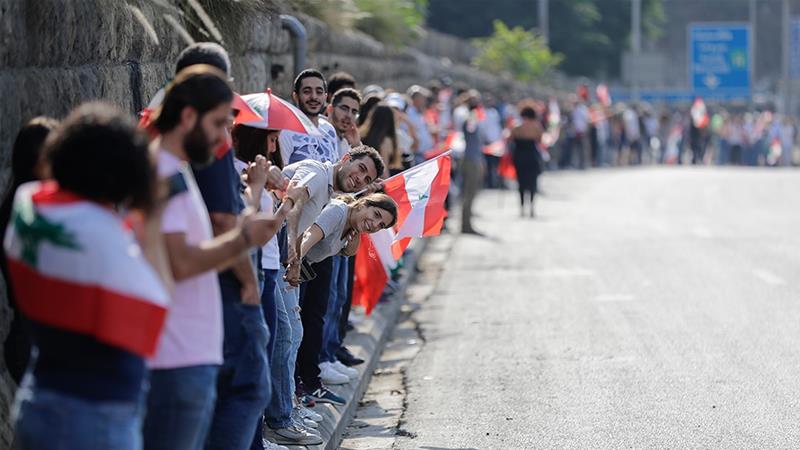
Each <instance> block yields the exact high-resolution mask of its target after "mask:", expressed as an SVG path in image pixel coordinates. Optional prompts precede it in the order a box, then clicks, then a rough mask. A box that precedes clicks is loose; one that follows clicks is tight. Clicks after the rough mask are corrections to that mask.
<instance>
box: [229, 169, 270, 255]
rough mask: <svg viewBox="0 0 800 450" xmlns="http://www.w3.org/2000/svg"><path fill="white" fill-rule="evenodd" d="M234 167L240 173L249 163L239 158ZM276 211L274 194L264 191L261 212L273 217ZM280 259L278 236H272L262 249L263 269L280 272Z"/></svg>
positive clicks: (260, 206) (260, 205)
mask: <svg viewBox="0 0 800 450" xmlns="http://www.w3.org/2000/svg"><path fill="white" fill-rule="evenodd" d="M233 166H234V167H236V170H237V171H238V172H239V173H241V172H242V171H243V170H245V169H247V163H246V162H244V161H241V160H240V159H238V158H237V159H235V160H234V161H233ZM274 209H275V201H274V200H273V198H272V194H271V193H270V192H269V191H268V190H266V189H264V192H262V193H261V202H260V204H259V210H260V211H261V212H263V213H267V214H269V215H270V216H271V215H273V213H274ZM280 259H281V256H280V251H279V249H278V236H277V235H275V236H272V239H270V240H269V241H268V242H267V243H266V244H265V245H264V246H263V247H261V268H262V269H267V270H278V268H279V265H280Z"/></svg>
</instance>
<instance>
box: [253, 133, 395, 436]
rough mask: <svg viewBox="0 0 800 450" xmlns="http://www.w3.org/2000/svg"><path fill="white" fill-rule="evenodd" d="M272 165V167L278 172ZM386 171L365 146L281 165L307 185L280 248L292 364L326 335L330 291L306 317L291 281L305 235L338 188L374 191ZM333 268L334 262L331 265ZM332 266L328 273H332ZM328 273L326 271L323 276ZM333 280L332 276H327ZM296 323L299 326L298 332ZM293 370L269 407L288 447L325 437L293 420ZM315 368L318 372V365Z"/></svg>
mask: <svg viewBox="0 0 800 450" xmlns="http://www.w3.org/2000/svg"><path fill="white" fill-rule="evenodd" d="M278 170H279V169H277V168H276V167H271V168H270V171H273V172H274V171H278ZM383 170H384V163H383V160H382V159H381V157H380V155H379V154H378V152H377V151H376V150H375V149H374V148H372V147H367V146H364V145H362V146H359V147H354V148H352V149H350V151H349V152H348V153H347V155H345V157H344V158H342V159H340V160H339V161H337V162H336V163H332V162H320V161H316V160H314V159H306V160H302V161H299V162H296V163H294V164H289V165H288V166H286V167H284V168H283V171H282V173H283V176H284V177H286V180H287V182H289V181H292V182H295V183H297V185H298V186H300V187H302V188H303V192H302V193H301V195H299V196H297V197H295V196H292V200H293V204H292V205H291V210H290V211H289V215H288V217H287V221H286V225H285V227H284V229H285V230H284V232H285V235H286V238H285V241H284V242H285V243H286V245H285V248H284V249H282V250H281V260H282V261H281V262H282V265H281V268H280V269H279V272H278V288H277V290H276V292H278V293H279V295H281V297H282V300H283V301H284V304H285V305H286V309H287V311H289V310H291V311H293V313H290V321H291V322H292V327H293V329H292V343H291V355H290V362H294V361H295V360H297V359H298V356H297V355H298V352H299V351H300V347H301V346H302V345H306V346H309V347H314V346H315V344H314V343H315V342H317V341H321V339H322V322H323V317H324V315H325V312H326V309H327V298H328V297H327V295H326V296H325V297H324V301H323V300H322V299H317V300H320V301H313V302H307V303H304V304H303V309H302V312H303V313H302V315H301V314H299V311H300V306H301V305H300V298H299V292H298V289H296V288H294V287H293V286H292V285H291V284H290V283H289V280H296V279H299V276H300V275H299V271H300V266H299V257H298V255H299V254H300V244H301V238H302V233H304V232H305V231H306V229H308V227H310V226H311V225H312V224H313V223H314V220H316V218H317V217H318V216H319V214H320V213H321V212H322V210H323V209H324V208H325V206H326V205H327V204H328V203H329V202H330V200H331V197H332V196H333V193H334V192H345V193H348V192H349V193H352V192H357V191H359V190H361V189H364V188H367V189H369V190H371V191H376V190H379V189H380V188H381V187H382V186H381V184H380V181H379V179H378V175H379V174H380V173H382V172H383ZM329 267H330V265H329ZM330 270H331V269H330V268H329V269H328V271H327V272H325V273H327V274H328V275H330ZM322 275H324V274H322ZM328 281H329V282H330V279H329V280H328ZM295 326H296V327H297V330H295ZM319 345H320V344H316V355H317V356H318V355H319ZM289 368H290V371H291V372H292V373H291V374H290V375H291V376H290V378H289V380H290V381H289V383H290V384H289V386H287V388H288V392H284V391H281V392H276V393H275V395H279V396H281V397H280V401H278V402H277V405H276V407H275V408H272V407H270V408H269V410H268V414H267V417H266V422H267V425H268V427H269V429H268V434H269V435H270V437H271V438H272V440H273V441H275V442H277V443H279V444H288V445H317V444H314V442H317V443H319V442H321V439H319V438H318V437H315V436H313V435H309V433H308V432H307V430H304V429H302V428H301V427H298V426H297V425H296V424H295V423H294V421H293V420H292V411H293V405H292V403H293V402H292V395H294V392H295V387H296V386H295V383H294V370H292V369H293V368H294V365H293V364H290V365H289ZM317 370H319V369H318V368H317ZM308 394H309V397H310V398H311V399H312V400H314V401H320V402H326V401H328V402H333V401H338V402H340V403H342V402H343V400H341V397H339V396H338V395H336V394H335V393H333V392H331V391H330V390H328V389H327V388H326V387H325V386H320V387H319V388H318V389H316V390H315V391H313V392H309V393H308Z"/></svg>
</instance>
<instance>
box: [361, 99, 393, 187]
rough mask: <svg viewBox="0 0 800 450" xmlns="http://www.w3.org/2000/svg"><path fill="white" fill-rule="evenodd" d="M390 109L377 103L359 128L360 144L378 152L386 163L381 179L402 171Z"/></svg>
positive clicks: (391, 110)
mask: <svg viewBox="0 0 800 450" xmlns="http://www.w3.org/2000/svg"><path fill="white" fill-rule="evenodd" d="M395 120H396V119H395V113H394V110H393V109H392V108H390V107H389V106H387V105H384V104H383V103H378V104H377V105H375V107H374V108H373V109H372V111H371V112H370V113H369V117H368V118H367V121H366V122H365V123H364V125H362V126H361V130H359V133H360V134H361V142H362V143H363V144H364V145H367V146H370V147H372V148H374V149H377V150H378V153H380V155H381V157H382V158H383V160H384V161H386V171H385V173H383V174H382V177H383V178H388V176H390V175H394V174H396V173H399V172H402V171H403V153H402V151H401V150H400V147H398V145H397V126H396V124H395Z"/></svg>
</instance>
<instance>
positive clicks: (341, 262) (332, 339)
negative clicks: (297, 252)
mask: <svg viewBox="0 0 800 450" xmlns="http://www.w3.org/2000/svg"><path fill="white" fill-rule="evenodd" d="M349 266H350V264H349V261H348V258H347V257H346V256H338V255H337V256H334V257H333V272H332V274H331V295H330V297H329V298H328V311H327V312H326V313H325V325H323V328H322V349H321V350H320V352H319V362H334V361H336V351H337V350H339V347H341V346H342V337H341V336H340V335H339V321H340V318H341V315H342V310H343V309H344V306H345V303H346V302H347V301H348V300H349V297H348V296H347V275H348V272H349V270H348V269H349Z"/></svg>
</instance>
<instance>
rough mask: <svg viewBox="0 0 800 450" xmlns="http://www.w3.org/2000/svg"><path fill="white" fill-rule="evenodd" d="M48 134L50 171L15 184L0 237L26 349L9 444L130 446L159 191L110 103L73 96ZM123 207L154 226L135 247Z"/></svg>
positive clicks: (154, 277)
mask: <svg viewBox="0 0 800 450" xmlns="http://www.w3.org/2000/svg"><path fill="white" fill-rule="evenodd" d="M53 133H54V135H51V136H50V137H49V138H48V144H47V149H46V150H45V151H46V157H47V160H48V161H49V164H50V170H51V173H52V176H53V180H52V181H46V182H41V183H40V182H32V183H28V184H24V185H22V186H21V187H20V188H19V190H18V191H17V195H16V199H15V201H14V207H13V215H12V218H11V221H10V223H9V227H8V230H7V233H6V236H5V249H6V256H7V258H8V268H9V272H10V274H11V280H12V281H13V288H14V293H15V296H16V300H17V304H18V306H19V309H20V311H22V313H23V314H24V315H25V317H26V318H27V319H28V320H29V325H30V329H31V331H32V335H33V343H34V347H35V348H36V352H35V354H36V357H35V358H33V362H32V364H31V365H30V367H29V369H28V373H27V374H26V376H25V380H24V382H23V384H22V386H21V388H20V390H19V391H18V392H17V405H16V410H17V411H18V412H17V414H16V418H15V421H16V423H15V432H16V442H15V444H14V448H19V449H22V450H36V449H45V448H51V447H52V446H53V445H54V439H56V440H57V442H55V445H57V446H60V447H62V448H75V449H82V450H83V449H85V450H109V449H113V450H128V449H130V450H136V449H140V448H141V446H142V435H141V421H142V408H141V398H142V395H143V390H144V385H145V381H146V378H147V367H146V364H145V358H147V357H149V356H151V355H152V354H153V353H154V352H155V350H156V346H157V343H158V340H159V338H160V336H161V333H162V329H163V327H164V323H165V320H166V317H167V308H168V303H169V294H168V292H167V290H166V288H165V281H167V280H168V278H169V276H168V275H167V274H166V272H164V271H162V272H160V273H161V276H159V272H157V271H156V270H154V266H152V265H151V264H149V263H148V259H147V257H146V255H150V254H153V252H152V251H151V249H148V248H147V247H148V246H158V245H159V239H158V223H159V221H160V212H159V211H160V210H161V208H162V207H163V202H164V198H163V197H164V196H163V195H161V192H160V190H159V191H158V192H159V193H158V194H156V189H155V186H156V170H155V168H154V167H153V165H152V163H151V161H150V157H149V153H148V148H147V136H146V135H145V134H144V133H143V132H141V131H140V130H137V129H136V125H135V123H134V122H133V121H132V120H131V119H129V118H128V117H127V116H126V115H124V114H123V113H122V112H121V111H119V110H117V109H116V108H114V107H112V106H109V105H106V104H102V103H89V104H85V105H82V106H80V107H78V108H77V109H76V110H75V111H73V112H72V113H71V114H70V115H69V116H68V117H67V119H66V120H65V121H64V123H63V124H62V125H61V127H59V128H58V129H56V131H54V132H53ZM157 195H158V198H156V196H157ZM130 210H140V211H143V212H144V216H145V218H146V219H145V222H146V223H147V224H148V226H146V229H147V230H150V231H152V230H155V232H154V233H152V234H151V233H147V234H146V235H144V234H143V235H142V238H143V240H142V241H141V242H142V245H143V248H140V246H139V245H138V244H137V242H136V241H135V240H134V236H133V233H132V232H131V231H130V229H129V228H128V227H127V226H126V225H125V223H124V217H123V213H124V211H130ZM152 224H155V226H150V225H152ZM154 262H156V261H154ZM156 264H157V265H156V266H155V267H162V268H164V267H165V266H164V265H163V264H158V263H157V262H156Z"/></svg>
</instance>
